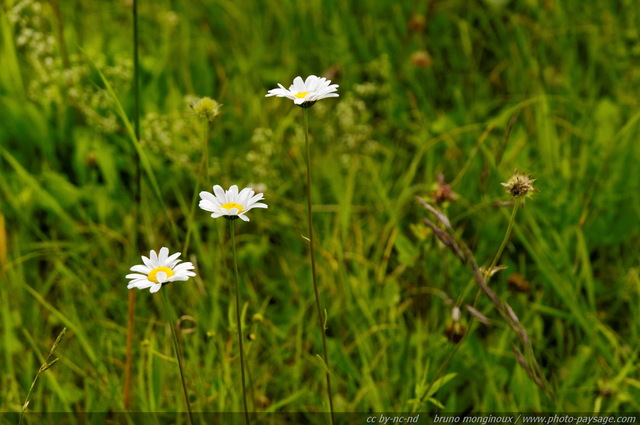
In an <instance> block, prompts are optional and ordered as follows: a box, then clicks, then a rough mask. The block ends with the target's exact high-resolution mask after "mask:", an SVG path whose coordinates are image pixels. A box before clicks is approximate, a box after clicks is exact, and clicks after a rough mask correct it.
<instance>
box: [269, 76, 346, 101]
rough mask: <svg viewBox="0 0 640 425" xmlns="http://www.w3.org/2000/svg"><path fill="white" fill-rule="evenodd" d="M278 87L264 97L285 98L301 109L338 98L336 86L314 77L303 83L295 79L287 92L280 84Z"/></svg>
mask: <svg viewBox="0 0 640 425" xmlns="http://www.w3.org/2000/svg"><path fill="white" fill-rule="evenodd" d="M278 86H279V87H280V88H277V89H271V90H269V92H268V93H267V94H266V97H269V96H277V97H286V98H289V99H291V100H293V103H295V104H296V105H298V106H300V107H302V108H309V107H311V106H313V104H314V103H316V102H317V101H318V100H320V99H325V98H327V97H338V96H339V95H338V93H335V91H337V90H338V87H339V86H338V85H337V84H331V80H327V79H326V78H318V77H316V76H315V75H310V76H308V77H307V79H306V80H304V81H303V80H302V77H299V76H298V77H296V78H295V79H294V80H293V84H292V85H291V87H289V90H287V89H285V88H284V86H283V85H282V84H280V83H278Z"/></svg>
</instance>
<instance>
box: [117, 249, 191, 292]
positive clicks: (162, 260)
mask: <svg viewBox="0 0 640 425" xmlns="http://www.w3.org/2000/svg"><path fill="white" fill-rule="evenodd" d="M179 256H180V253H179V252H176V253H175V254H173V255H171V256H169V249H168V248H164V247H163V248H162V249H160V253H159V254H156V252H155V251H154V250H151V252H150V253H149V258H147V257H145V256H144V255H143V256H142V262H143V263H144V264H138V265H136V266H133V267H131V271H132V272H136V273H130V274H128V275H127V276H126V278H127V279H131V282H129V284H128V285H127V288H128V289H132V288H138V289H147V288H149V291H150V292H151V293H154V292H158V291H159V290H160V288H162V286H163V285H166V284H169V283H171V282H176V281H185V280H188V279H189V277H193V276H195V275H196V274H195V273H194V272H193V271H192V270H193V268H194V267H193V264H191V263H188V262H187V263H182V260H178V257H179Z"/></svg>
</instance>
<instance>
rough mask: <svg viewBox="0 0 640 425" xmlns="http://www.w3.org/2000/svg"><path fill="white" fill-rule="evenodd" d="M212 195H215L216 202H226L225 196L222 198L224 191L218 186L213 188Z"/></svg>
mask: <svg viewBox="0 0 640 425" xmlns="http://www.w3.org/2000/svg"><path fill="white" fill-rule="evenodd" d="M213 193H215V194H216V196H217V197H218V200H219V201H220V202H222V203H225V202H226V201H225V199H226V196H224V189H223V188H222V187H221V186H219V185H215V186H213Z"/></svg>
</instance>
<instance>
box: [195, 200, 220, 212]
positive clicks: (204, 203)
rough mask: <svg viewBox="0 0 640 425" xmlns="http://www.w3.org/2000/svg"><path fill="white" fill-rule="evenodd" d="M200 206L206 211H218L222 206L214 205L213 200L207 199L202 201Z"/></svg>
mask: <svg viewBox="0 0 640 425" xmlns="http://www.w3.org/2000/svg"><path fill="white" fill-rule="evenodd" d="M198 206H199V207H200V209H203V210H205V211H217V210H218V208H220V205H214V204H213V203H212V202H210V201H206V200H205V201H200V203H199V204H198Z"/></svg>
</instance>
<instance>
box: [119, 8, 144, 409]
mask: <svg viewBox="0 0 640 425" xmlns="http://www.w3.org/2000/svg"><path fill="white" fill-rule="evenodd" d="M139 80H140V62H139V60H138V2H137V0H133V96H134V105H133V125H134V132H135V137H136V143H140V85H139ZM134 162H135V167H136V171H135V189H134V194H133V205H134V206H133V234H132V239H133V247H134V250H136V248H137V245H138V224H137V223H138V215H139V211H140V201H141V171H140V155H139V153H138V150H137V149H136V151H135V156H134ZM135 306H136V292H135V291H129V300H128V308H127V347H126V360H125V365H124V391H123V394H124V407H125V409H127V410H129V408H130V406H131V364H132V361H133V332H134V326H135V324H134V317H135Z"/></svg>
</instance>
